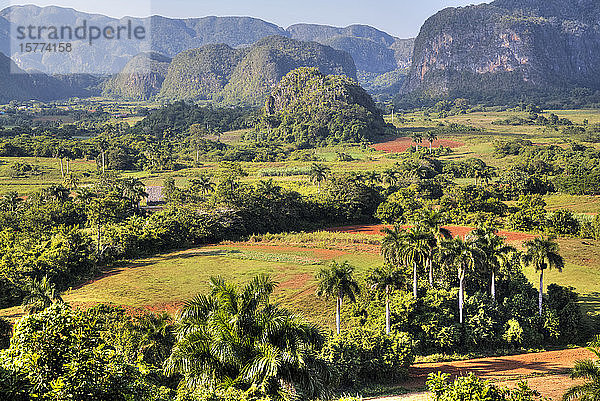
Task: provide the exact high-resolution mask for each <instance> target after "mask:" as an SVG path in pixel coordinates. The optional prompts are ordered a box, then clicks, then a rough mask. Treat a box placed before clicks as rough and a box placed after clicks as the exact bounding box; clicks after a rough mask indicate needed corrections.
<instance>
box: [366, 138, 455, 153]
mask: <svg viewBox="0 0 600 401" xmlns="http://www.w3.org/2000/svg"><path fill="white" fill-rule="evenodd" d="M414 145H415V143H414V142H413V140H412V139H411V138H396V139H394V140H392V141H388V142H381V143H376V144H374V145H372V147H373V148H374V149H375V150H379V151H383V152H386V153H401V152H404V151H405V150H406V149H408V148H410V147H411V146H414ZM421 146H423V147H429V142H427V141H425V142H423V143H422V144H421ZM440 146H444V147H446V148H452V149H454V148H460V147H462V146H465V144H464V143H462V142H457V141H451V140H448V139H439V140H437V141H433V147H434V148H439V147H440Z"/></svg>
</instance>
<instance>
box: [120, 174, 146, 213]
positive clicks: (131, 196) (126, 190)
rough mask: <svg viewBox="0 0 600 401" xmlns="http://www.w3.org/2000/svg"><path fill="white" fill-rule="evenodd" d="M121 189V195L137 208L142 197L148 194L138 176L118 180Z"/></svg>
mask: <svg viewBox="0 0 600 401" xmlns="http://www.w3.org/2000/svg"><path fill="white" fill-rule="evenodd" d="M117 184H118V186H119V187H120V189H121V196H122V197H123V198H125V199H127V200H129V201H130V202H131V204H132V205H133V206H134V207H135V208H136V209H138V208H139V207H140V202H141V201H142V199H143V198H145V197H146V196H148V194H147V193H146V185H145V184H144V183H143V182H142V181H140V180H139V179H138V178H123V179H121V180H119V181H118V183H117Z"/></svg>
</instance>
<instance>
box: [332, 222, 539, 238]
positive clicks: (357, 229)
mask: <svg viewBox="0 0 600 401" xmlns="http://www.w3.org/2000/svg"><path fill="white" fill-rule="evenodd" d="M410 227H411V226H402V228H410ZM384 228H392V226H390V225H385V224H378V225H369V224H365V225H356V226H345V227H333V228H328V229H327V231H331V232H343V233H354V234H372V235H383V233H382V231H381V230H383V229H384ZM445 228H447V229H448V230H450V233H452V235H453V236H454V237H456V236H460V237H462V238H464V237H465V236H466V235H467V234H469V233H470V232H471V231H473V230H474V228H473V227H466V226H446V227H445ZM498 235H499V236H501V237H504V238H506V240H507V241H527V240H530V239H532V238H535V235H532V234H527V233H520V232H515V231H498Z"/></svg>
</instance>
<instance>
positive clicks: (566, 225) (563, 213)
mask: <svg viewBox="0 0 600 401" xmlns="http://www.w3.org/2000/svg"><path fill="white" fill-rule="evenodd" d="M546 227H547V229H548V231H550V232H551V233H552V234H557V235H577V234H579V230H580V224H579V220H577V219H576V218H575V216H574V215H573V212H571V211H569V210H557V211H556V212H554V213H551V214H550V215H549V216H548V217H547V218H546Z"/></svg>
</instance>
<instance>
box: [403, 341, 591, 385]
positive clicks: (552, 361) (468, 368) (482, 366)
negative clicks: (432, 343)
mask: <svg viewBox="0 0 600 401" xmlns="http://www.w3.org/2000/svg"><path fill="white" fill-rule="evenodd" d="M592 356H593V354H592V353H591V352H590V351H588V350H586V349H585V348H576V349H567V350H561V351H548V352H539V353H535V354H522V355H511V356H503V357H492V358H480V359H472V360H468V361H457V362H440V363H420V364H415V365H413V366H412V367H410V369H409V373H410V377H411V378H410V380H409V382H407V383H404V384H403V386H405V387H407V388H412V389H418V388H422V387H423V386H424V385H425V381H426V379H427V375H429V374H430V373H433V372H444V373H448V374H450V375H451V376H453V377H456V376H462V375H467V374H469V373H473V374H475V375H476V376H478V377H480V378H482V379H486V380H490V381H493V382H504V381H512V380H517V379H519V378H523V377H526V376H532V375H536V376H540V375H546V376H557V375H561V376H564V375H566V374H567V373H568V372H569V369H571V368H572V367H573V365H574V364H575V362H576V361H578V360H582V359H586V358H591V357H592ZM544 379H550V380H540V383H539V384H540V385H542V386H544V385H545V386H546V387H545V388H541V387H536V388H537V389H538V390H540V391H541V392H543V393H544V395H547V394H548V390H549V389H550V390H553V391H557V392H558V396H560V395H562V393H563V392H564V390H566V389H567V388H569V387H570V386H572V385H573V384H574V382H573V381H571V380H552V379H551V378H550V377H545V378H544ZM554 379H556V377H554ZM558 382H560V383H561V384H563V385H564V387H563V388H562V389H560V390H559V389H557V388H556V385H557V383H558ZM532 385H533V382H532Z"/></svg>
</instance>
